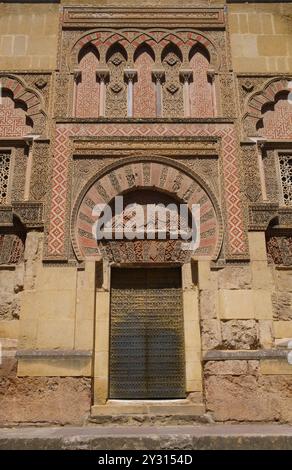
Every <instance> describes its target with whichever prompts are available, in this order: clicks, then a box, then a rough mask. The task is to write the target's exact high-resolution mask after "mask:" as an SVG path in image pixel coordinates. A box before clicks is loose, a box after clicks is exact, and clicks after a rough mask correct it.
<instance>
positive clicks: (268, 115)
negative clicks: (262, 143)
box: [261, 96, 292, 139]
mask: <svg viewBox="0 0 292 470" xmlns="http://www.w3.org/2000/svg"><path fill="white" fill-rule="evenodd" d="M261 135H262V136H263V137H266V138H267V139H291V138H292V103H291V102H289V101H288V99H287V96H284V97H282V98H281V99H279V100H278V101H276V103H275V105H274V107H273V109H269V110H267V111H266V112H264V113H263V129H261Z"/></svg>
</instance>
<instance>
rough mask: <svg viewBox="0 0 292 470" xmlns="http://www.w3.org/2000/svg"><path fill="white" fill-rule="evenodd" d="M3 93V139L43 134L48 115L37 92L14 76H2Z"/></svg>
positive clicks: (1, 108)
mask: <svg viewBox="0 0 292 470" xmlns="http://www.w3.org/2000/svg"><path fill="white" fill-rule="evenodd" d="M0 79H1V86H2V92H3V95H2V96H3V100H2V105H1V107H0V116H1V122H0V135H1V137H22V136H25V135H27V134H28V133H30V132H31V131H32V130H33V131H34V132H35V133H39V134H43V133H44V131H45V119H46V114H45V112H44V111H43V106H42V101H41V99H40V97H39V96H38V94H37V92H35V91H34V90H31V89H30V88H27V87H26V86H25V84H24V83H22V81H20V80H19V79H18V78H16V77H14V76H13V75H2V76H1V77H0Z"/></svg>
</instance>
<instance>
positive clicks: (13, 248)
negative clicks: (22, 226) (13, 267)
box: [0, 234, 24, 264]
mask: <svg viewBox="0 0 292 470" xmlns="http://www.w3.org/2000/svg"><path fill="white" fill-rule="evenodd" d="M23 255H24V240H23V236H22V235H16V234H5V235H4V234H3V235H0V264H17V263H20V262H21V261H22V260H23Z"/></svg>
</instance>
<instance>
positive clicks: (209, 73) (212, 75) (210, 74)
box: [207, 69, 215, 82]
mask: <svg viewBox="0 0 292 470" xmlns="http://www.w3.org/2000/svg"><path fill="white" fill-rule="evenodd" d="M207 77H208V78H209V79H210V80H211V81H212V82H213V81H214V78H215V70H214V69H209V70H207Z"/></svg>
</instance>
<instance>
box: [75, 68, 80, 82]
mask: <svg viewBox="0 0 292 470" xmlns="http://www.w3.org/2000/svg"><path fill="white" fill-rule="evenodd" d="M73 77H74V80H75V81H76V82H77V81H78V80H80V79H81V70H79V69H74V70H73Z"/></svg>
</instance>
